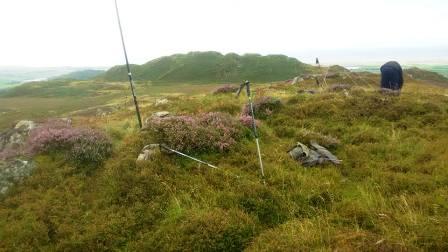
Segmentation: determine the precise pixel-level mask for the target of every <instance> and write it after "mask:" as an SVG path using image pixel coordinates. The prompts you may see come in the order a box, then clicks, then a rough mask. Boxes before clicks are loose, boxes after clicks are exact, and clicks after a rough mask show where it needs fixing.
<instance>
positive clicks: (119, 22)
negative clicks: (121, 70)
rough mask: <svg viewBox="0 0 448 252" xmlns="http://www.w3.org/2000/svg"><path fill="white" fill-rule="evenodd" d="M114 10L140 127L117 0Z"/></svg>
mask: <svg viewBox="0 0 448 252" xmlns="http://www.w3.org/2000/svg"><path fill="white" fill-rule="evenodd" d="M115 10H116V12H117V20H118V27H119V28H120V35H121V44H122V45H123V51H124V58H125V60H126V68H127V70H128V77H129V84H130V85H131V92H132V98H133V100H134V105H135V112H136V113H137V119H138V125H139V126H140V129H141V128H142V127H143V125H142V118H141V116H140V108H139V107H138V102H137V96H136V95H135V89H134V80H133V78H132V73H131V67H130V66H129V60H128V54H127V52H126V45H125V43H124V36H123V29H122V28H121V20H120V13H119V11H118V4H117V0H115Z"/></svg>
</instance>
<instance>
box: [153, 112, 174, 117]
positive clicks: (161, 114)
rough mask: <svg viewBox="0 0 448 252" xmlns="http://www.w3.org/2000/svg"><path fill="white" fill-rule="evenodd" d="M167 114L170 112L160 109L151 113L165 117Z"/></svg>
mask: <svg viewBox="0 0 448 252" xmlns="http://www.w3.org/2000/svg"><path fill="white" fill-rule="evenodd" d="M169 115H170V112H168V111H160V112H156V113H154V114H153V116H155V117H160V118H163V117H167V116H169Z"/></svg>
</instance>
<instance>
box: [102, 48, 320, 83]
mask: <svg viewBox="0 0 448 252" xmlns="http://www.w3.org/2000/svg"><path fill="white" fill-rule="evenodd" d="M131 67H132V72H133V75H134V78H135V79H136V80H143V81H153V82H165V83H166V82H168V83H181V82H198V83H204V82H206V83H210V82H211V83H225V82H235V81H236V82H239V81H241V80H245V79H250V80H252V81H260V82H269V81H279V80H286V79H289V78H291V77H294V76H297V75H300V74H303V73H307V72H310V71H311V69H312V67H311V66H309V65H307V64H304V63H302V62H300V61H298V60H297V59H295V58H290V57H287V56H284V55H268V56H261V55H259V54H245V55H242V56H240V55H238V54H234V53H229V54H226V55H222V54H221V53H218V52H191V53H188V54H175V55H171V56H167V57H162V58H158V59H155V60H152V61H149V62H148V63H146V64H143V65H132V66H131ZM99 78H100V79H102V80H105V81H126V80H127V70H126V67H125V66H116V67H113V68H111V69H110V70H109V71H107V72H106V73H105V74H104V75H103V76H100V77H99Z"/></svg>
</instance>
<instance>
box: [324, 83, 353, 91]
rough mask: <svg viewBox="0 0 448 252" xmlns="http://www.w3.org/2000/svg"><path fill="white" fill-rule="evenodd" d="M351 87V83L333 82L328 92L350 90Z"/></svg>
mask: <svg viewBox="0 0 448 252" xmlns="http://www.w3.org/2000/svg"><path fill="white" fill-rule="evenodd" d="M351 88H352V86H351V85H348V84H333V85H331V86H330V87H329V88H328V91H330V92H341V91H346V90H350V89H351Z"/></svg>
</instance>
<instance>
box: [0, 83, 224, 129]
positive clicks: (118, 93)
mask: <svg viewBox="0 0 448 252" xmlns="http://www.w3.org/2000/svg"><path fill="white" fill-rule="evenodd" d="M53 84H54V83H53ZM38 87H40V88H38ZM215 88H216V84H208V85H198V84H164V85H146V84H140V85H139V84H138V85H137V88H136V93H137V95H138V97H141V98H145V99H147V98H148V97H161V96H169V95H195V94H200V93H206V92H211V91H212V90H213V89H215ZM130 98H131V95H130V90H129V86H128V84H127V83H115V84H104V83H102V84H94V83H90V82H59V85H52V86H51V85H49V84H48V82H43V83H41V84H40V83H36V84H27V85H23V86H21V87H20V88H19V89H17V90H15V91H14V93H11V95H6V96H5V93H3V96H2V93H0V129H3V128H7V127H9V126H11V124H13V123H14V122H15V121H17V120H23V119H30V120H36V119H40V118H47V117H60V116H63V115H65V114H67V113H70V112H73V111H77V110H83V109H87V108H91V107H95V106H102V105H106V104H110V103H116V102H117V100H121V101H123V100H125V99H130Z"/></svg>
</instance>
